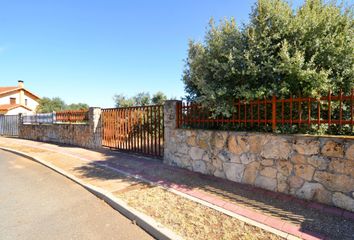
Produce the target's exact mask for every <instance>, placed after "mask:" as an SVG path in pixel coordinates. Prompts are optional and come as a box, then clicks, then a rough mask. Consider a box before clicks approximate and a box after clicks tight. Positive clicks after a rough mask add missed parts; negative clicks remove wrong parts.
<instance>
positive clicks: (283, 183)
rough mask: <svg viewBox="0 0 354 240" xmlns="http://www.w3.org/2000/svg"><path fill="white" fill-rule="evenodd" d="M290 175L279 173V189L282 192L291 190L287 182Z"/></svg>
mask: <svg viewBox="0 0 354 240" xmlns="http://www.w3.org/2000/svg"><path fill="white" fill-rule="evenodd" d="M287 179H288V177H287V176H285V175H283V174H281V173H277V191H278V192H282V193H288V192H289V184H288V182H287Z"/></svg>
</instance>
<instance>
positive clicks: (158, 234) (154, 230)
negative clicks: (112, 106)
mask: <svg viewBox="0 0 354 240" xmlns="http://www.w3.org/2000/svg"><path fill="white" fill-rule="evenodd" d="M0 149H2V150H4V151H8V152H12V153H14V154H17V155H20V156H23V157H25V158H28V159H31V160H33V161H35V162H38V163H40V164H42V165H43V166H45V167H48V168H50V169H52V170H53V171H55V172H57V173H59V174H61V175H63V176H65V177H66V178H68V179H70V180H72V181H73V182H75V183H77V184H79V185H80V186H82V187H84V188H85V189H87V190H88V191H90V192H91V193H92V194H94V195H95V196H97V197H98V198H100V199H102V200H104V201H105V202H106V203H107V204H108V205H110V206H111V207H112V208H114V209H115V210H117V211H119V212H120V213H122V214H123V215H124V216H125V217H127V218H128V219H130V220H132V221H134V222H135V223H136V224H137V225H138V226H140V227H141V228H142V229H144V230H145V231H146V232H148V233H149V234H151V235H152V236H153V237H155V238H157V239H160V240H182V239H183V238H182V237H181V236H179V235H177V234H176V233H174V232H172V231H171V230H169V229H167V228H166V227H164V226H163V225H161V224H160V223H158V222H157V221H155V219H153V218H151V217H149V216H147V215H145V214H143V213H141V212H138V211H136V210H135V209H133V208H131V207H129V206H128V205H127V204H126V203H125V202H124V201H122V200H121V199H118V198H116V197H115V196H114V195H113V194H111V193H110V192H108V191H105V190H103V189H101V188H97V187H95V186H92V185H91V184H87V183H84V181H81V180H80V179H79V178H77V177H75V176H73V175H72V174H70V173H68V172H66V171H64V170H62V169H60V168H58V167H56V166H54V165H53V164H51V163H48V162H46V161H44V160H42V159H39V158H36V157H33V156H30V155H28V154H26V153H24V152H21V151H18V150H14V149H11V148H6V147H0ZM100 165H101V164H100ZM102 166H105V165H102ZM105 167H107V166H105Z"/></svg>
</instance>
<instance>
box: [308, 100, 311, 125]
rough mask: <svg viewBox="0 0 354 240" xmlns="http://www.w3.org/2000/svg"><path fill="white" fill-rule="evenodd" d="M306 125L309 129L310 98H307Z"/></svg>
mask: <svg viewBox="0 0 354 240" xmlns="http://www.w3.org/2000/svg"><path fill="white" fill-rule="evenodd" d="M307 125H308V128H310V127H311V98H307Z"/></svg>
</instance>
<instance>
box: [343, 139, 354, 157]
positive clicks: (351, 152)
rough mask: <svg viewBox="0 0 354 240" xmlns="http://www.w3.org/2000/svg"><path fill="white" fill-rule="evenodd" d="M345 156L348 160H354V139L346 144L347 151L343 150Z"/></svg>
mask: <svg viewBox="0 0 354 240" xmlns="http://www.w3.org/2000/svg"><path fill="white" fill-rule="evenodd" d="M345 157H346V158H347V159H348V160H353V161H354V141H353V143H351V144H350V145H349V146H348V148H347V151H346V152H345Z"/></svg>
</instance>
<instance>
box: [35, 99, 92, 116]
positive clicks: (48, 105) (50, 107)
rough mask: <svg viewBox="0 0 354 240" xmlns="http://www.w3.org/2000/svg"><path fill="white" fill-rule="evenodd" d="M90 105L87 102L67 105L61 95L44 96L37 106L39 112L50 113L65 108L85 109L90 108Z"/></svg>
mask: <svg viewBox="0 0 354 240" xmlns="http://www.w3.org/2000/svg"><path fill="white" fill-rule="evenodd" d="M88 108H89V106H88V105H87V104H86V103H72V104H69V105H67V104H66V103H65V102H64V100H62V99H61V98H59V97H54V98H48V97H43V98H42V99H40V100H39V105H38V107H37V112H39V113H49V112H58V111H63V110H83V109H88Z"/></svg>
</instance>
